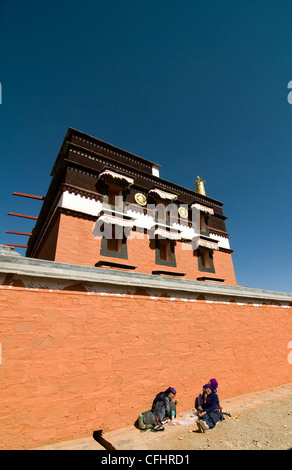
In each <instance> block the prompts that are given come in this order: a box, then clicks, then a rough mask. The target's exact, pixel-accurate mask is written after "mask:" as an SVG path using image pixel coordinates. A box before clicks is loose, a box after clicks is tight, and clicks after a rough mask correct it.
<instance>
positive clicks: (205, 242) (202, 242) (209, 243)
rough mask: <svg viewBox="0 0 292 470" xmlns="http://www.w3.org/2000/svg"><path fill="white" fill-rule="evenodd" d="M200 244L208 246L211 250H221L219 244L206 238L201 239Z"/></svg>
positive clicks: (204, 246)
mask: <svg viewBox="0 0 292 470" xmlns="http://www.w3.org/2000/svg"><path fill="white" fill-rule="evenodd" d="M199 246H201V247H202V248H208V249H209V250H219V246H218V245H217V244H216V243H211V242H207V241H205V240H200V241H199Z"/></svg>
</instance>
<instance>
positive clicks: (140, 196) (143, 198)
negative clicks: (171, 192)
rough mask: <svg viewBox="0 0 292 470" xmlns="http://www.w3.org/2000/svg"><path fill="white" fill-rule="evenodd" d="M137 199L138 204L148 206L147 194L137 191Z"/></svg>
mask: <svg viewBox="0 0 292 470" xmlns="http://www.w3.org/2000/svg"><path fill="white" fill-rule="evenodd" d="M135 201H136V202H137V204H139V205H140V206H146V204H147V198H146V196H144V194H142V193H137V194H135Z"/></svg>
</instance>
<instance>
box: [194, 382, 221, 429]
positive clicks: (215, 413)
mask: <svg viewBox="0 0 292 470" xmlns="http://www.w3.org/2000/svg"><path fill="white" fill-rule="evenodd" d="M204 387H205V394H206V399H205V400H203V403H202V408H203V411H201V412H199V418H200V419H199V421H198V429H199V431H200V432H205V431H207V429H213V428H214V427H215V426H216V424H217V423H218V421H221V420H223V419H224V417H223V414H222V411H221V407H220V403H219V398H218V395H217V393H216V389H215V390H214V388H213V387H212V385H211V384H206V385H205V386H204Z"/></svg>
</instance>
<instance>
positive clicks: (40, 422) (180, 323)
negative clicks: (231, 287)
mask: <svg viewBox="0 0 292 470" xmlns="http://www.w3.org/2000/svg"><path fill="white" fill-rule="evenodd" d="M57 283H58V281H57V280H55V281H54V282H50V281H42V286H41V288H36V287H34V286H37V284H38V283H37V281H36V280H34V282H31V280H28V281H23V279H21V278H18V280H17V279H16V278H13V276H10V275H8V276H6V279H5V280H4V282H3V283H2V285H1V286H0V303H1V313H0V315H1V333H0V342H1V364H0V379H1V380H0V391H1V393H0V396H1V409H0V448H1V449H31V448H36V447H39V446H42V445H44V444H49V443H54V442H57V441H62V440H63V441H65V440H70V439H75V438H80V437H85V436H91V435H92V433H93V431H96V430H99V429H103V430H104V431H108V430H112V429H115V428H120V427H123V426H125V425H130V424H133V423H134V421H135V420H136V418H137V417H138V415H139V413H140V412H142V411H145V410H147V409H148V408H149V407H150V406H151V404H152V400H153V398H154V396H155V395H156V393H158V392H159V391H161V390H165V389H166V388H167V387H168V386H172V387H175V388H176V390H177V398H178V400H179V406H178V412H180V411H184V410H188V409H191V408H192V407H193V406H194V399H195V396H196V395H197V394H198V393H199V392H200V390H201V387H202V385H203V384H204V383H206V382H207V381H208V380H209V379H210V378H211V377H215V378H216V379H217V380H218V382H219V389H218V392H219V397H220V398H221V399H226V398H229V397H233V396H238V395H241V394H245V393H250V392H253V391H256V390H261V389H265V388H267V387H273V386H277V385H279V384H284V383H288V382H290V381H291V380H292V365H291V364H289V362H288V353H289V350H288V349H287V348H288V343H289V341H291V339H292V338H291V329H292V328H291V327H292V315H291V312H292V310H291V308H292V307H291V304H290V307H289V306H288V307H286V308H284V307H282V306H277V305H274V306H273V305H260V306H255V305H253V304H243V305H241V304H237V303H235V302H232V301H231V302H228V301H226V299H225V301H224V302H223V299H222V301H220V297H218V301H213V302H210V301H208V302H206V301H205V300H203V298H202V297H200V296H199V297H198V296H197V295H193V296H192V295H191V294H190V295H187V294H183V295H182V297H181V298H180V297H179V296H178V295H177V294H176V296H175V297H164V296H158V294H157V291H154V293H153V292H152V293H151V292H146V291H145V290H142V289H140V290H139V289H138V288H137V289H138V290H136V291H134V290H132V291H128V293H127V291H126V290H120V291H113V289H109V288H108V289H105V288H103V287H102V286H100V287H99V288H97V289H95V291H91V292H90V291H89V292H88V291H87V289H88V287H86V286H84V285H82V284H79V285H75V286H74V285H72V286H69V287H67V289H66V290H65V289H64V287H62V288H61V286H59V287H58V285H57ZM25 285H26V287H25ZM200 298H201V299H202V300H200Z"/></svg>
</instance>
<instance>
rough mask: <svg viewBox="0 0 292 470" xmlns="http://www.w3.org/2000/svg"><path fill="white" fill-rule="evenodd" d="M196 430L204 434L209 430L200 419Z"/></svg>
mask: <svg viewBox="0 0 292 470" xmlns="http://www.w3.org/2000/svg"><path fill="white" fill-rule="evenodd" d="M198 428H199V431H200V432H205V431H207V430H208V429H209V426H208V425H207V424H206V423H205V421H203V420H202V419H200V420H199V421H198Z"/></svg>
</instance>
